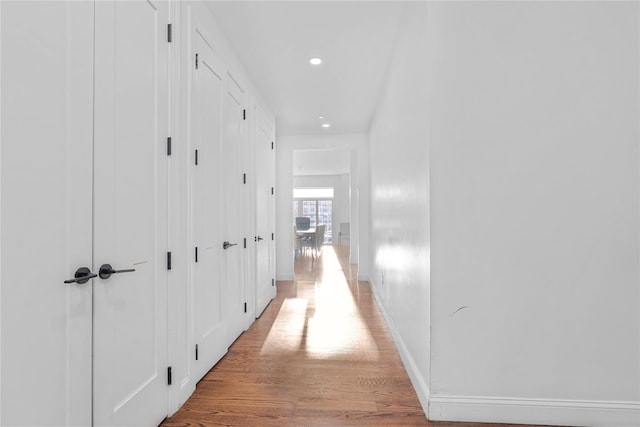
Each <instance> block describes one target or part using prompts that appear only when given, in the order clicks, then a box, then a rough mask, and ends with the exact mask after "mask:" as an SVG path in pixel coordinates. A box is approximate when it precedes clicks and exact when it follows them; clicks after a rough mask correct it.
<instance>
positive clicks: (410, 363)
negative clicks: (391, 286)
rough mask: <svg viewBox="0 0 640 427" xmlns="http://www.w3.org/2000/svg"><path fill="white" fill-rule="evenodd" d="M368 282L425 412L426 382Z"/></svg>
mask: <svg viewBox="0 0 640 427" xmlns="http://www.w3.org/2000/svg"><path fill="white" fill-rule="evenodd" d="M368 282H369V286H371V290H372V291H373V296H374V298H375V300H376V304H377V305H378V308H379V309H380V311H381V312H382V316H383V317H384V320H385V322H386V323H387V327H388V328H389V332H391V337H392V338H393V341H394V342H395V343H396V349H397V350H398V353H400V358H401V359H402V363H403V364H404V368H405V369H406V371H407V374H408V375H409V379H410V380H411V384H413V388H414V389H415V391H416V394H417V395H418V400H419V401H420V405H421V406H422V409H423V410H424V413H425V414H427V411H428V408H429V387H428V386H427V383H426V382H425V380H424V378H422V376H421V375H420V371H419V370H418V367H417V366H416V363H415V361H414V360H413V357H411V354H410V353H409V350H408V349H407V346H406V345H405V343H404V340H403V339H402V336H401V335H400V333H399V332H398V328H396V325H395V323H394V322H393V319H392V318H391V316H389V313H387V310H386V308H385V306H384V304H383V303H382V300H381V299H380V297H379V295H378V288H377V287H376V286H375V284H374V283H373V281H372V280H369V281H368Z"/></svg>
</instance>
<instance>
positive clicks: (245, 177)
mask: <svg viewBox="0 0 640 427" xmlns="http://www.w3.org/2000/svg"><path fill="white" fill-rule="evenodd" d="M242 183H243V184H246V183H247V174H246V173H243V174H242Z"/></svg>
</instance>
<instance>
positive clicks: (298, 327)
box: [260, 298, 308, 355]
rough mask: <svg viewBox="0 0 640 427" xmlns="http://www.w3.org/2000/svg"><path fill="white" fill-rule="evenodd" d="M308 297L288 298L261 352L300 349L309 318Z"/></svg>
mask: <svg viewBox="0 0 640 427" xmlns="http://www.w3.org/2000/svg"><path fill="white" fill-rule="evenodd" d="M307 305H308V301H307V299H306V298H287V299H285V300H284V302H283V303H282V307H280V311H279V313H278V317H276V320H275V322H273V325H272V326H271V330H270V331H269V335H267V338H266V339H265V341H264V344H263V345H262V350H261V351H260V354H264V355H267V354H274V353H276V354H282V353H295V352H296V351H298V350H299V349H300V345H301V343H302V337H303V335H304V328H305V322H306V318H307Z"/></svg>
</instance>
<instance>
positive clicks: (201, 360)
mask: <svg viewBox="0 0 640 427" xmlns="http://www.w3.org/2000/svg"><path fill="white" fill-rule="evenodd" d="M194 47H195V53H197V54H198V68H197V69H196V68H195V67H194V71H193V91H192V101H193V107H192V120H193V122H192V123H193V124H192V144H193V150H192V153H193V155H194V158H193V161H192V162H191V165H192V166H191V169H192V210H191V215H192V237H191V240H192V242H193V245H192V247H193V248H195V247H198V261H197V262H195V253H194V259H193V261H194V262H193V263H192V265H193V268H192V283H193V299H192V301H193V307H192V316H193V318H192V322H193V331H194V346H195V345H197V346H198V360H197V361H195V364H194V367H195V368H194V374H193V375H194V377H195V380H196V381H198V380H199V379H200V378H202V377H203V376H204V374H206V373H207V372H208V371H209V369H211V367H212V366H213V365H214V364H215V363H216V362H217V361H218V360H220V358H221V357H222V356H223V355H224V354H225V353H226V351H227V345H226V344H227V343H226V335H227V322H226V320H225V318H224V313H223V303H224V294H223V288H222V280H221V277H220V257H221V255H222V240H221V238H220V202H221V200H220V178H221V176H220V154H221V151H220V150H221V131H222V129H221V126H222V101H223V95H224V87H223V84H224V80H223V78H222V76H224V69H223V68H222V65H221V64H220V62H219V60H218V58H217V57H216V55H215V54H214V52H213V50H212V49H211V47H210V46H209V44H208V42H207V40H206V36H204V35H203V34H202V33H200V32H198V31H195V32H194ZM195 150H198V164H197V165H196V164H195ZM194 252H195V250H194ZM193 354H194V355H195V348H194V353H193ZM191 360H195V357H193V359H191Z"/></svg>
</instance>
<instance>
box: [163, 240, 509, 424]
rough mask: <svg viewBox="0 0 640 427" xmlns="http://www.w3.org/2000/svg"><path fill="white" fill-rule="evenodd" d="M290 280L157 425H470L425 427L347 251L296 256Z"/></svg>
mask: <svg viewBox="0 0 640 427" xmlns="http://www.w3.org/2000/svg"><path fill="white" fill-rule="evenodd" d="M295 274H296V280H295V281H293V282H278V284H277V287H278V295H277V297H276V299H274V300H273V301H272V302H271V304H270V305H269V306H268V307H267V309H266V310H265V312H264V313H263V314H262V316H261V317H260V318H259V319H258V320H256V322H255V323H254V324H253V325H252V326H251V328H250V329H249V330H248V331H246V332H245V333H244V334H243V335H241V336H240V338H238V340H237V341H236V342H235V343H234V344H233V345H232V346H231V348H230V349H229V352H228V354H227V355H226V356H225V357H224V358H223V359H222V360H221V361H220V362H219V363H218V364H217V365H216V366H215V367H214V368H213V369H212V370H211V371H210V372H209V373H208V374H207V375H206V376H205V377H204V378H203V379H202V381H200V383H199V384H198V386H197V389H196V392H195V393H194V394H193V396H192V397H191V398H190V399H189V400H188V401H187V403H185V405H184V406H183V407H182V408H181V409H180V410H179V411H178V412H177V413H176V414H175V415H174V416H173V417H171V418H169V419H167V420H165V422H164V423H163V425H165V426H208V425H212V426H213V425H225V426H352V425H361V426H412V425H413V426H440V427H449V426H454V425H461V426H471V425H474V424H469V423H436V422H431V423H430V422H429V421H427V419H426V417H425V414H424V412H423V410H422V408H421V406H420V404H419V402H418V399H417V397H416V394H415V391H414V389H413V387H412V385H411V382H410V381H409V378H408V376H407V374H406V372H405V370H404V367H403V365H402V362H401V360H400V357H399V356H398V353H397V351H396V349H395V346H394V344H393V340H392V338H391V336H390V335H389V332H388V330H387V328H386V325H385V323H384V319H383V317H382V315H381V314H380V311H379V310H378V307H377V306H376V303H375V301H374V298H373V295H372V293H371V290H370V288H369V285H368V284H367V283H366V282H358V281H357V280H356V277H357V270H356V266H353V265H352V266H350V265H349V263H348V246H338V245H336V246H324V248H323V249H322V252H321V255H320V257H319V258H317V259H315V260H313V259H312V257H311V256H310V255H302V256H300V257H299V258H298V259H297V260H296V263H295ZM475 425H480V424H475ZM482 425H483V426H488V424H482ZM501 426H502V427H505V425H504V424H501Z"/></svg>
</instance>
